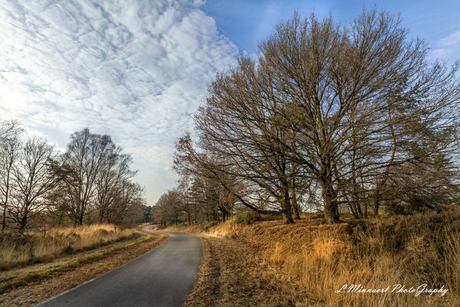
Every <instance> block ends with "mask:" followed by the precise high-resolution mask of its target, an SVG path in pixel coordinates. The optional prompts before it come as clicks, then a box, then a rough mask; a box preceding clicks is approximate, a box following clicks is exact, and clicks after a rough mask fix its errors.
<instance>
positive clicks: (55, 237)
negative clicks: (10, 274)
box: [0, 224, 138, 270]
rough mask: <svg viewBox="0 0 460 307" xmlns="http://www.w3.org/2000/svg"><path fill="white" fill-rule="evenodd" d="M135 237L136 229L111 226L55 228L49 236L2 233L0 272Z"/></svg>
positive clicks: (48, 232) (45, 234) (47, 233)
mask: <svg viewBox="0 0 460 307" xmlns="http://www.w3.org/2000/svg"><path fill="white" fill-rule="evenodd" d="M135 236H138V235H136V231H135V230H132V229H128V230H122V231H121V230H119V229H117V228H116V227H115V226H114V225H109V224H96V225H90V226H80V227H71V228H55V229H51V230H49V231H47V232H46V233H25V234H19V233H4V234H0V270H7V269H10V268H13V267H17V266H21V265H28V264H33V263H37V262H44V261H50V260H52V259H54V258H56V257H59V256H61V255H65V254H71V253H73V252H75V251H79V250H86V249H92V248H96V247H98V246H102V245H106V244H110V243H112V242H116V241H120V240H125V239H129V238H134V237H135Z"/></svg>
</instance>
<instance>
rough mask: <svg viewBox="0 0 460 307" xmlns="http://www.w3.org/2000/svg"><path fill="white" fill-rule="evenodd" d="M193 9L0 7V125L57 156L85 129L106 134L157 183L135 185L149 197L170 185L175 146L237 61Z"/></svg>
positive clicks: (105, 4) (190, 5)
mask: <svg viewBox="0 0 460 307" xmlns="http://www.w3.org/2000/svg"><path fill="white" fill-rule="evenodd" d="M201 4H202V3H201V2H199V1H195V2H189V1H180V0H178V1H166V0H164V1H161V0H160V1H158V0H156V1H148V2H147V1H117V2H115V1H67V0H66V1H30V0H27V1H22V0H17V1H3V2H2V3H1V4H0V28H1V29H2V31H0V72H1V74H2V76H3V78H1V79H0V112H1V114H0V118H3V119H5V118H12V117H14V118H19V119H20V120H21V121H22V122H23V124H25V125H26V126H28V127H29V128H31V129H32V130H34V129H35V130H38V131H44V132H43V133H44V134H46V135H47V136H48V139H49V140H50V141H54V142H56V143H58V146H61V147H63V146H65V145H66V142H67V141H68V139H63V137H62V136H63V135H66V136H67V137H68V135H70V133H72V132H74V131H77V130H81V129H83V128H84V127H89V128H90V130H91V131H92V132H95V133H106V134H110V135H112V137H113V138H114V140H115V142H116V143H117V144H120V145H121V146H122V147H123V148H124V149H125V151H126V152H129V153H131V154H132V155H133V158H134V159H135V161H137V162H136V163H137V164H136V165H137V166H138V167H139V168H142V169H141V172H145V174H149V175H151V176H156V177H155V178H156V179H152V178H151V179H147V178H144V179H143V180H147V181H148V180H150V181H149V182H147V181H146V182H143V183H142V184H144V185H147V190H149V189H150V187H149V185H150V184H152V183H155V182H157V183H158V182H165V180H166V182H168V184H170V183H171V182H172V179H171V178H172V174H171V171H170V167H171V161H172V152H173V144H174V141H175V139H176V138H177V137H179V136H180V135H181V134H183V132H184V131H185V130H187V129H188V130H190V129H192V117H191V114H193V113H194V112H195V111H196V109H197V108H198V106H199V105H200V104H203V103H204V100H205V97H206V86H207V85H208V84H209V83H210V82H211V81H212V79H213V77H214V75H215V73H216V71H218V70H222V69H225V68H226V67H227V66H228V64H229V63H232V62H233V61H234V57H235V55H236V52H237V50H236V49H237V48H236V47H235V46H234V45H233V44H232V43H231V42H230V41H229V40H228V39H227V38H225V37H223V36H221V35H219V33H218V31H217V29H216V25H215V22H214V20H213V19H212V18H210V17H208V16H206V15H205V14H204V13H203V12H202V11H201V10H200V9H199V6H200V5H201ZM144 177H147V176H144ZM162 192H164V191H161V193H162ZM152 193H153V194H152ZM152 193H150V192H149V198H150V200H151V201H155V198H157V197H158V196H159V195H157V193H160V192H152ZM161 193H160V194H161Z"/></svg>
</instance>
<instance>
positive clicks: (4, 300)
mask: <svg viewBox="0 0 460 307" xmlns="http://www.w3.org/2000/svg"><path fill="white" fill-rule="evenodd" d="M167 238H168V236H167V235H163V234H154V235H152V234H147V235H146V236H143V237H141V238H138V239H135V240H130V241H125V242H119V243H117V244H114V245H111V246H104V247H100V248H98V249H96V250H92V251H86V252H81V253H77V254H75V255H71V256H66V257H63V258H60V259H57V260H55V261H53V262H52V263H48V264H36V265H34V266H30V267H26V268H17V269H14V270H12V271H14V274H9V273H10V271H4V272H0V290H1V289H2V288H3V287H4V286H5V285H7V284H9V285H11V284H12V283H13V282H22V284H21V285H22V286H21V287H14V288H13V289H11V287H9V290H8V291H6V292H5V293H3V294H2V295H0V307H3V306H5V307H6V306H8V307H13V306H34V305H35V304H37V303H39V302H41V301H44V300H46V299H48V298H51V297H53V296H56V295H58V294H59V293H62V292H64V291H66V290H69V289H71V288H73V287H75V286H77V285H79V284H81V283H84V282H86V281H88V280H91V279H93V278H95V277H97V276H98V275H101V274H103V273H105V272H107V271H110V270H112V269H114V268H116V267H118V266H120V265H122V264H124V263H126V262H128V261H131V260H133V259H135V258H137V257H139V256H141V255H143V254H145V253H146V252H148V251H150V250H152V249H153V248H155V247H157V246H159V245H160V244H161V243H163V242H164V241H165V240H166V239H167ZM7 275H8V276H9V277H12V278H8V276H7ZM27 276H41V277H42V278H41V279H38V280H29V281H27V280H26V279H27V278H26V277H27Z"/></svg>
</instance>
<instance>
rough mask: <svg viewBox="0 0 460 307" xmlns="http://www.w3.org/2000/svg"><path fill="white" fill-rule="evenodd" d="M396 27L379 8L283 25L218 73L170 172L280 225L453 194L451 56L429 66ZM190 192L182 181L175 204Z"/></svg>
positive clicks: (417, 42)
mask: <svg viewBox="0 0 460 307" xmlns="http://www.w3.org/2000/svg"><path fill="white" fill-rule="evenodd" d="M400 23H401V20H400V19H399V17H395V16H394V15H391V14H389V13H388V12H385V11H382V12H380V13H379V12H377V9H376V8H373V9H371V10H369V11H366V10H363V12H362V13H361V14H360V15H359V16H358V17H357V18H356V19H355V20H354V21H353V22H352V23H351V24H350V25H347V24H341V23H337V22H334V21H333V19H332V17H331V16H328V17H326V18H324V19H322V20H320V19H318V18H317V16H315V15H314V14H312V15H311V16H309V17H307V18H302V17H301V16H300V15H299V14H297V13H295V14H294V16H293V17H292V18H291V19H290V20H288V21H286V22H282V23H279V24H278V25H277V26H276V28H275V31H274V33H273V34H272V35H271V36H270V37H268V39H267V40H265V41H264V42H262V43H261V44H260V51H259V53H258V54H257V55H256V56H245V55H243V54H241V55H240V56H239V57H238V59H237V64H236V66H234V67H230V68H229V69H228V70H227V71H225V72H221V73H219V74H217V76H216V79H215V81H214V82H213V83H212V84H211V85H210V86H209V90H208V91H209V94H208V97H207V100H206V105H205V106H203V107H201V108H200V109H199V110H198V112H197V114H196V115H195V117H194V119H195V133H194V134H193V136H192V135H190V134H186V135H185V136H183V137H182V138H180V139H179V141H178V142H177V144H176V152H175V157H174V169H175V170H176V171H177V172H178V173H179V174H180V175H181V176H182V178H187V177H190V178H192V182H200V181H202V182H206V186H207V187H208V186H210V185H212V186H213V187H215V188H212V189H214V190H215V191H218V192H219V193H220V194H219V193H218V194H219V195H222V191H225V193H226V194H228V195H232V197H231V199H232V201H233V203H234V201H236V204H238V205H243V206H245V207H247V208H250V209H252V210H254V211H257V212H259V213H263V214H275V215H282V216H283V218H284V221H285V222H286V223H293V222H294V220H293V217H296V215H297V214H298V211H299V210H302V209H303V210H305V208H306V207H313V208H314V207H317V206H319V207H320V210H321V211H323V212H324V215H325V221H326V222H328V223H336V222H340V210H341V209H344V208H346V209H347V210H348V211H349V212H350V213H351V214H352V216H354V217H355V218H364V217H368V216H369V215H370V214H371V212H372V214H373V215H374V216H378V215H379V212H380V210H381V209H384V210H387V211H391V212H394V213H397V214H410V213H412V212H414V211H420V210H425V209H429V208H431V209H433V208H435V207H437V206H439V205H444V204H453V203H455V202H458V200H459V195H460V194H459V185H458V184H459V178H458V166H459V165H458V162H459V161H458V149H459V146H458V145H459V112H458V111H459V108H458V107H459V102H460V82H459V79H458V78H456V73H457V71H458V65H459V63H458V62H456V63H454V65H453V66H452V67H450V68H449V67H447V65H446V64H445V62H442V61H435V62H429V61H428V60H427V55H428V51H429V48H428V46H427V44H426V43H425V42H424V41H423V40H421V39H418V38H417V39H408V33H409V31H408V30H407V29H404V28H402V27H401V26H400ZM191 187H193V184H192V186H191ZM197 191H198V190H196V189H187V188H184V189H182V193H178V194H180V195H182V197H183V199H184V200H183V201H182V204H184V205H185V204H188V203H189V202H188V201H187V200H186V199H188V198H187V197H185V196H183V195H189V194H191V193H192V192H193V193H196V192H197ZM171 193H172V192H171ZM206 193H209V192H206ZM206 193H205V194H203V193H201V196H202V199H209V201H210V202H211V199H212V198H211V197H208V196H207V195H208V194H206ZM209 195H210V194H209ZM166 199H167V196H164V199H162V201H161V202H159V204H158V205H159V206H163V205H164V204H166V203H167V201H166ZM198 199H199V198H196V199H195V200H194V201H193V202H192V203H194V206H198V205H199V201H198ZM215 199H221V198H218V197H216V198H215ZM171 203H172V201H171ZM204 203H207V201H203V204H204ZM218 203H219V201H215V203H214V207H213V210H214V211H215V212H218V211H220V209H219V205H218ZM187 206H188V205H187ZM206 206H207V205H206ZM164 207H166V205H164ZM184 208H185V207H184ZM164 210H166V209H164ZM184 210H185V209H184ZM201 210H203V211H205V210H207V209H205V208H204V207H203V208H202V209H201ZM225 210H226V209H224V210H223V211H221V213H222V214H223V213H224V212H225ZM185 211H186V210H185ZM187 214H188V213H187Z"/></svg>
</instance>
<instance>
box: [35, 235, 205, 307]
mask: <svg viewBox="0 0 460 307" xmlns="http://www.w3.org/2000/svg"><path fill="white" fill-rule="evenodd" d="M148 227H150V226H148ZM148 227H144V228H143V230H147V231H150V230H148ZM163 233H166V234H168V235H170V237H169V239H168V240H167V241H166V242H164V243H163V244H161V245H160V246H158V247H157V248H155V249H153V250H152V251H150V252H148V253H147V254H144V255H142V256H140V257H139V258H136V259H134V260H133V261H130V262H128V263H126V264H125V265H122V266H120V267H118V268H116V269H114V270H112V271H110V272H108V273H106V274H103V275H101V276H98V277H96V278H95V279H92V280H90V281H88V282H87V283H84V284H82V285H80V286H78V287H75V288H73V289H71V290H69V291H67V292H64V293H62V294H60V295H58V296H55V297H53V298H51V299H49V300H47V301H44V302H42V303H40V304H38V305H36V307H37V306H40V307H51V306H53V307H54V306H56V307H67V306H69V307H70V306H72V307H75V306H78V307H86V306H87V307H106V306H107V307H109V306H110V307H116V306H120V307H128V306H136V307H142V306H152V307H175V306H177V307H180V306H182V304H183V303H184V301H185V297H186V296H187V294H189V293H190V292H191V291H192V289H193V285H194V283H195V275H196V274H197V273H198V266H199V265H200V261H201V256H202V255H203V249H202V247H201V242H200V240H199V239H198V238H196V237H193V236H190V235H186V234H182V233H174V232H163Z"/></svg>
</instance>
